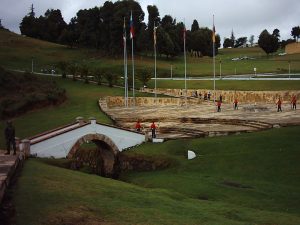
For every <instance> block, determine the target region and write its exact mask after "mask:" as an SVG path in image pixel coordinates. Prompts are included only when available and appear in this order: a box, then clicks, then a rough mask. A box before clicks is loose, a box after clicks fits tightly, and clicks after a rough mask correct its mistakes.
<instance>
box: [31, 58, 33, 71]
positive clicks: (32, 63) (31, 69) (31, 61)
mask: <svg viewBox="0 0 300 225" xmlns="http://www.w3.org/2000/svg"><path fill="white" fill-rule="evenodd" d="M31 73H33V57H31Z"/></svg>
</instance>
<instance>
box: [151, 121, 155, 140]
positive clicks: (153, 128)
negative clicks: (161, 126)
mask: <svg viewBox="0 0 300 225" xmlns="http://www.w3.org/2000/svg"><path fill="white" fill-rule="evenodd" d="M150 128H151V131H152V138H156V133H155V131H156V125H155V123H154V121H153V122H152V124H151V126H150Z"/></svg>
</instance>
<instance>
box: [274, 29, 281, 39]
mask: <svg viewBox="0 0 300 225" xmlns="http://www.w3.org/2000/svg"><path fill="white" fill-rule="evenodd" d="M272 35H273V36H274V37H277V38H278V39H279V38H280V31H279V30H278V29H277V28H276V29H274V30H273V34H272Z"/></svg>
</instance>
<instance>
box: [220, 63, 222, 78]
mask: <svg viewBox="0 0 300 225" xmlns="http://www.w3.org/2000/svg"><path fill="white" fill-rule="evenodd" d="M221 79H222V60H221V59H220V80H221Z"/></svg>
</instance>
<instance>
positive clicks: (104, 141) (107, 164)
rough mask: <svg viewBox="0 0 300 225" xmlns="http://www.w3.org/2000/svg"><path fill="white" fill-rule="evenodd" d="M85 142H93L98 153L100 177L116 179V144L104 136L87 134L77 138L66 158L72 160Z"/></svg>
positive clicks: (117, 155)
mask: <svg viewBox="0 0 300 225" xmlns="http://www.w3.org/2000/svg"><path fill="white" fill-rule="evenodd" d="M86 142H93V143H95V144H96V145H97V147H98V150H99V151H100V157H101V161H102V163H101V164H102V165H101V171H100V175H101V176H104V177H117V176H118V173H119V160H118V157H119V152H120V150H119V149H118V147H117V146H116V144H115V143H114V142H113V141H112V140H111V139H110V138H109V137H107V136H106V135H103V134H98V133H97V134H87V135H84V136H82V137H81V138H79V139H78V140H77V141H76V142H75V144H74V145H73V146H72V148H71V150H70V151H69V153H68V155H67V158H74V156H75V155H76V152H77V151H78V149H79V148H80V146H81V145H82V144H84V143H86Z"/></svg>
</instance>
